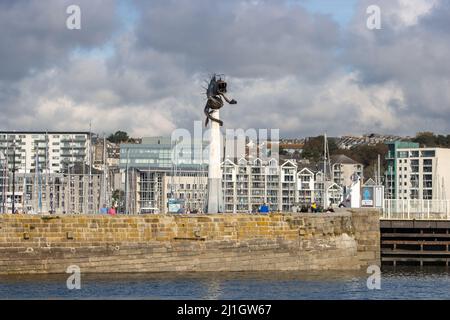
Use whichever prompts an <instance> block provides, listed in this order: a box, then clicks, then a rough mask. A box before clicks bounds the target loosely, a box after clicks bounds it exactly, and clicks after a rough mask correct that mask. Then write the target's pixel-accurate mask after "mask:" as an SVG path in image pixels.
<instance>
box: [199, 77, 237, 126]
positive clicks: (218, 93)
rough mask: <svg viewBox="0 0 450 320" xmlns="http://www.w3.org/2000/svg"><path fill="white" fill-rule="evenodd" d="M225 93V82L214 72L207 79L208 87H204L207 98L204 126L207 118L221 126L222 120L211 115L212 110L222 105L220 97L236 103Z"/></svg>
mask: <svg viewBox="0 0 450 320" xmlns="http://www.w3.org/2000/svg"><path fill="white" fill-rule="evenodd" d="M225 93H227V83H226V82H225V81H223V80H222V78H220V77H217V76H216V75H215V74H214V75H213V76H212V77H211V80H210V81H209V85H208V88H207V89H206V97H207V98H208V100H207V101H206V106H205V115H206V120H205V127H206V126H207V125H208V122H209V120H211V121H214V122H217V123H219V125H220V126H223V121H222V120H220V119H216V118H214V117H213V116H212V114H213V113H214V110H218V109H220V108H222V107H223V100H222V98H223V99H224V100H225V101H226V102H228V103H229V104H236V103H237V101H236V100H234V99H231V100H230V99H228V98H227V96H226V95H225Z"/></svg>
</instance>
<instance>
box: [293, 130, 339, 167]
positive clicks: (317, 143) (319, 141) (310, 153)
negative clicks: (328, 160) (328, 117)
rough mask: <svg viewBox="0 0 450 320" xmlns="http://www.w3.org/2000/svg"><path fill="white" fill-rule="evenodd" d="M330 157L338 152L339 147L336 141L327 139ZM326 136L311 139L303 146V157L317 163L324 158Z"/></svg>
mask: <svg viewBox="0 0 450 320" xmlns="http://www.w3.org/2000/svg"><path fill="white" fill-rule="evenodd" d="M327 141H328V150H329V152H330V155H333V154H335V153H336V152H337V150H338V147H337V145H336V142H335V141H334V139H330V138H327ZM323 149H324V136H317V137H312V138H309V139H308V140H307V141H306V142H305V145H304V146H303V151H302V157H303V158H305V159H309V160H312V161H314V162H317V161H319V160H321V159H322V158H323V151H324V150H323Z"/></svg>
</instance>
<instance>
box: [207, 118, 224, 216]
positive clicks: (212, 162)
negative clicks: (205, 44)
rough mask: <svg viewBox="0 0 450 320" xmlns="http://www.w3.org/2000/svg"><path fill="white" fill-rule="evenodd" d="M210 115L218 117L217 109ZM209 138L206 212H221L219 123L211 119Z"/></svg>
mask: <svg viewBox="0 0 450 320" xmlns="http://www.w3.org/2000/svg"><path fill="white" fill-rule="evenodd" d="M211 116H212V117H213V118H215V119H220V115H219V110H214V111H213V113H212V114H211ZM210 134H211V138H210V145H209V163H208V204H207V213H219V212H223V203H222V202H223V201H222V170H221V168H220V150H221V139H220V125H219V123H217V122H216V121H211V130H210Z"/></svg>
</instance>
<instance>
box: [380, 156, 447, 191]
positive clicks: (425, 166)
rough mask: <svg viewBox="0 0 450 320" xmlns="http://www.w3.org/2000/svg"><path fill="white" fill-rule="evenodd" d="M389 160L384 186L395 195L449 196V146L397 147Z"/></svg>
mask: <svg viewBox="0 0 450 320" xmlns="http://www.w3.org/2000/svg"><path fill="white" fill-rule="evenodd" d="M389 160H390V162H389V163H388V166H389V165H390V166H391V169H390V170H391V171H390V172H393V173H395V175H394V176H395V178H394V179H389V180H388V181H387V183H386V186H385V187H386V188H388V189H389V190H390V191H391V193H392V194H393V195H395V198H396V199H425V200H426V199H430V200H450V149H447V148H398V149H397V150H396V154H395V157H393V158H391V159H389ZM392 165H393V167H392Z"/></svg>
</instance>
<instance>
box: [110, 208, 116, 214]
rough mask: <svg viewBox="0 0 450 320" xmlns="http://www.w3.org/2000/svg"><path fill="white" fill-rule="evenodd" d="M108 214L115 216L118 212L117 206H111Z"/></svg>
mask: <svg viewBox="0 0 450 320" xmlns="http://www.w3.org/2000/svg"><path fill="white" fill-rule="evenodd" d="M108 214H110V215H112V216H114V215H115V214H116V208H114V207H111V208H109V210H108Z"/></svg>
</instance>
